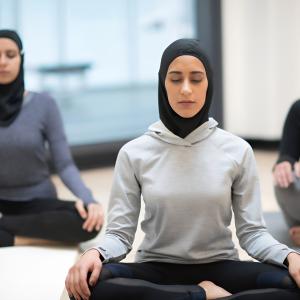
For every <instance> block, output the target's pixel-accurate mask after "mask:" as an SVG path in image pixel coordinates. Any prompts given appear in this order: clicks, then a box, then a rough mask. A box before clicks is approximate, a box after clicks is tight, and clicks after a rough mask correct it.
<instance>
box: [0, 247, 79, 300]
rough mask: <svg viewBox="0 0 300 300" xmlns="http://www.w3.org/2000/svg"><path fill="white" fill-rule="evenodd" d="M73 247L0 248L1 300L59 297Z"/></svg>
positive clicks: (50, 298)
mask: <svg viewBox="0 0 300 300" xmlns="http://www.w3.org/2000/svg"><path fill="white" fill-rule="evenodd" d="M77 255H78V251H77V249H76V248H59V247H53V248H52V247H7V248H0V299H1V300H20V299H22V300H59V299H60V296H61V293H62V290H63V288H64V280H65V276H66V274H67V272H68V270H69V268H70V267H71V266H72V265H73V264H74V261H75V258H76V256H77Z"/></svg>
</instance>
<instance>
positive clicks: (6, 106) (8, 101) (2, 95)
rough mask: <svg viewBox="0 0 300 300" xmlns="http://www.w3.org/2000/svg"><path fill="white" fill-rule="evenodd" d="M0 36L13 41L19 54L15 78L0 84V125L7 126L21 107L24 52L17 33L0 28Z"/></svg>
mask: <svg viewBox="0 0 300 300" xmlns="http://www.w3.org/2000/svg"><path fill="white" fill-rule="evenodd" d="M0 38H8V39H11V40H12V41H14V42H15V43H16V44H17V46H18V48H19V50H20V55H21V63H20V71H19V74H18V76H17V78H16V79H15V80H14V81H12V82H11V83H8V84H0V126H2V127H5V126H9V125H10V124H11V123H12V122H13V121H14V120H15V119H16V118H17V116H18V114H19V112H20V111H21V108H22V103H23V95H24V89H25V88H24V67H23V64H24V54H23V45H22V41H21V39H20V37H19V35H18V34H17V33H16V32H15V31H13V30H8V29H2V30H0Z"/></svg>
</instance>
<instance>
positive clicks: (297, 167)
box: [294, 162, 300, 177]
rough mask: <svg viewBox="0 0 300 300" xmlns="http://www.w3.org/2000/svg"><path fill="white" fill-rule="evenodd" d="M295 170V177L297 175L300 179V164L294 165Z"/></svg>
mask: <svg viewBox="0 0 300 300" xmlns="http://www.w3.org/2000/svg"><path fill="white" fill-rule="evenodd" d="M294 170H295V175H296V176H297V177H300V164H299V162H296V163H295V164H294Z"/></svg>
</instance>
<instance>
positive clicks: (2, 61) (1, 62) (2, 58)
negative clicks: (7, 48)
mask: <svg viewBox="0 0 300 300" xmlns="http://www.w3.org/2000/svg"><path fill="white" fill-rule="evenodd" d="M6 64H7V58H6V57H5V55H3V54H2V55H1V54H0V65H1V66H4V65H6Z"/></svg>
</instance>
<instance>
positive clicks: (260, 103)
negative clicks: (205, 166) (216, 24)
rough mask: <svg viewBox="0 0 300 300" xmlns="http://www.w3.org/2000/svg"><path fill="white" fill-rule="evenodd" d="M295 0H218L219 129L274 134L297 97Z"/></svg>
mask: <svg viewBox="0 0 300 300" xmlns="http://www.w3.org/2000/svg"><path fill="white" fill-rule="evenodd" d="M299 16H300V1H299V0H223V1H222V17H223V19H222V30H223V32H222V34H223V78H224V121H225V122H224V123H225V129H227V130H229V131H231V132H233V133H236V134H238V135H240V136H243V137H247V138H256V139H265V140H274V139H279V138H280V135H281V130H282V126H283V122H284V119H285V116H286V113H287V111H288V108H289V106H290V105H291V103H292V102H293V101H294V100H296V99H298V98H300V17H299Z"/></svg>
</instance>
